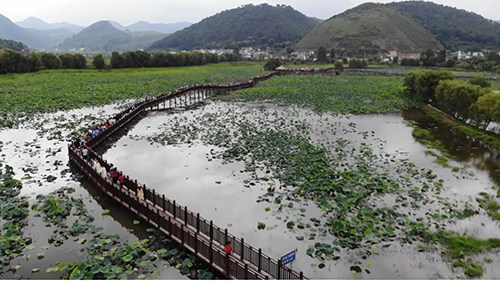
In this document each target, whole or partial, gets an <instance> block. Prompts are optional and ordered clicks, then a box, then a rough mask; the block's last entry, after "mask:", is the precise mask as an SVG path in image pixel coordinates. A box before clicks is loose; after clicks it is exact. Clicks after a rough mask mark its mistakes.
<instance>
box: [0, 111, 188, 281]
mask: <svg viewBox="0 0 500 281" xmlns="http://www.w3.org/2000/svg"><path fill="white" fill-rule="evenodd" d="M119 106H120V104H113V105H109V106H105V107H99V108H89V109H81V110H72V111H68V112H64V113H56V114H45V115H41V116H39V117H38V118H36V119H35V120H32V121H30V122H28V123H26V124H23V125H22V126H20V128H19V129H15V130H3V131H0V140H1V141H2V142H3V147H2V151H1V152H0V155H1V156H0V160H1V161H2V163H3V164H5V165H10V166H12V167H13V168H14V171H15V173H16V175H15V178H17V179H21V178H22V183H23V189H22V190H21V195H22V196H28V197H29V198H28V201H29V203H30V209H29V210H30V213H29V218H28V225H27V226H25V227H24V228H23V230H24V236H25V237H31V238H32V239H33V245H34V246H35V248H34V249H33V250H28V249H26V250H25V251H24V252H23V255H29V257H28V256H25V258H23V257H20V258H16V259H14V260H12V261H11V263H10V265H9V266H4V268H3V270H2V273H3V274H2V275H1V277H2V278H6V279H13V278H14V276H15V275H18V276H22V278H23V279H26V278H28V279H60V278H61V277H62V276H63V275H64V273H47V272H46V269H47V268H49V267H53V266H55V265H56V264H57V263H60V262H73V261H75V260H78V261H81V260H83V259H84V258H85V251H84V247H85V245H80V244H78V243H76V242H75V241H76V240H78V239H79V238H86V239H87V241H88V240H90V239H91V238H92V237H91V236H89V235H82V236H80V237H75V238H74V241H73V239H69V240H67V241H65V242H64V244H63V245H62V246H60V247H55V246H53V245H50V247H49V248H48V249H46V250H45V249H43V248H42V246H44V245H49V243H48V238H49V237H50V236H51V235H52V234H53V231H54V230H55V229H56V228H55V227H53V226H46V225H45V223H44V222H43V219H42V218H41V217H36V216H35V214H36V212H34V211H32V210H31V205H33V204H34V203H35V202H36V200H35V197H36V195H38V194H47V193H49V192H52V191H54V190H56V189H59V188H60V187H63V186H65V187H72V188H75V190H76V192H75V193H74V194H73V196H74V197H75V198H80V197H81V198H83V199H84V203H85V205H86V208H87V209H88V210H89V212H90V214H91V215H92V216H94V217H95V221H94V222H93V224H94V225H96V226H102V227H103V228H104V231H103V233H105V234H109V235H114V234H118V235H120V237H121V240H122V241H123V242H125V243H131V242H132V241H138V240H141V239H145V238H147V237H148V236H149V235H150V234H149V233H147V232H146V229H147V228H148V226H147V225H144V224H142V225H141V224H139V225H134V224H133V220H134V219H135V216H133V215H132V214H131V213H130V212H126V211H124V210H122V209H121V208H120V207H119V206H117V204H116V203H115V202H114V201H112V200H111V199H109V200H108V199H107V198H106V197H105V196H104V194H103V193H102V192H101V191H100V190H99V189H97V188H96V187H95V186H94V185H93V184H92V183H90V182H89V181H88V180H86V179H85V178H83V175H82V174H80V173H79V171H78V170H77V169H75V168H74V167H72V166H70V165H69V159H68V154H67V146H66V145H67V144H66V142H65V140H64V136H66V135H67V134H69V133H70V132H71V130H72V129H73V128H75V126H76V124H82V125H81V126H82V127H86V126H88V125H90V124H92V123H93V122H95V120H94V117H103V118H105V117H107V116H109V115H111V114H114V113H116V112H118V111H119V109H118V107H119ZM84 116H88V118H86V117H84ZM90 116H93V117H90ZM77 127H79V125H78V126H77ZM62 171H64V172H63V173H61V172H62ZM49 175H52V176H55V177H57V179H56V180H54V181H52V182H49V181H47V179H46V178H47V176H49ZM104 209H109V210H111V214H110V215H109V216H102V212H103V210H104ZM2 223H3V222H2ZM172 247H174V246H172ZM39 253H43V254H44V258H43V259H37V255H38V254H39ZM14 265H20V266H21V267H20V268H19V269H18V270H16V271H13V270H11V269H10V268H11V266H14ZM157 266H158V267H163V264H161V263H160V264H158V265H157ZM33 268H39V269H40V271H39V272H38V273H32V269H33ZM160 278H161V279H188V278H187V277H185V276H183V275H181V274H180V272H179V271H178V270H177V269H175V268H173V267H164V268H163V271H162V272H161V274H160Z"/></svg>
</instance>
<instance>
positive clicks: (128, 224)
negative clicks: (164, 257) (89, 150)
mask: <svg viewBox="0 0 500 281" xmlns="http://www.w3.org/2000/svg"><path fill="white" fill-rule="evenodd" d="M69 168H70V170H71V173H72V174H73V175H75V176H76V179H75V181H77V182H79V183H80V184H81V185H82V187H83V188H84V189H85V190H86V191H87V192H88V193H89V196H91V197H92V198H93V199H94V200H95V202H96V203H97V204H98V205H100V206H101V207H102V208H103V209H108V210H110V213H109V216H110V217H112V218H113V220H114V221H116V222H117V223H118V224H119V225H120V226H122V227H123V228H124V229H127V230H129V231H130V230H131V231H133V235H135V236H136V237H137V238H138V240H143V239H146V238H149V237H150V235H151V233H149V232H147V231H146V228H144V226H141V225H140V224H139V225H136V224H134V223H133V220H132V219H131V218H133V217H134V216H136V214H135V213H133V212H131V211H130V210H127V209H124V207H123V206H122V205H121V204H120V203H118V202H117V201H115V200H112V199H111V198H109V197H108V195H107V194H106V193H105V192H103V191H102V190H101V189H99V188H97V187H96V185H95V184H94V183H93V181H92V180H90V179H89V178H87V177H85V176H84V175H85V174H84V173H83V172H81V170H80V169H79V168H78V166H77V165H76V164H74V163H71V162H70V166H69ZM161 247H162V248H166V249H169V250H172V249H178V250H179V252H180V253H181V254H180V257H181V258H182V259H184V258H185V257H187V253H186V251H185V249H184V248H183V247H182V245H180V244H179V243H177V242H175V241H170V242H168V243H163V242H162V245H161ZM209 267H210V265H209V264H208V263H206V262H204V261H202V260H200V261H199V262H198V263H195V264H194V267H193V270H198V269H203V270H206V269H207V268H209ZM172 268H173V267H172ZM175 270H177V269H175ZM212 273H213V274H214V277H215V278H216V279H225V276H224V275H223V274H221V273H220V272H217V271H215V270H212ZM164 277H165V276H164ZM167 277H168V276H167ZM172 277H173V278H175V276H172ZM193 277H194V276H193Z"/></svg>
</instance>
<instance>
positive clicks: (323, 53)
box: [318, 46, 326, 62]
mask: <svg viewBox="0 0 500 281" xmlns="http://www.w3.org/2000/svg"><path fill="white" fill-rule="evenodd" d="M318 61H319V62H326V49H325V47H323V46H321V47H319V48H318Z"/></svg>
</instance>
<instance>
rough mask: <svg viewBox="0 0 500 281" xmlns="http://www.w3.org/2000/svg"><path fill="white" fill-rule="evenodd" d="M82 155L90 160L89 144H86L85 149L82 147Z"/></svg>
mask: <svg viewBox="0 0 500 281" xmlns="http://www.w3.org/2000/svg"><path fill="white" fill-rule="evenodd" d="M82 156H83V159H85V160H89V158H88V157H89V150H88V148H87V146H84V147H83V149H82Z"/></svg>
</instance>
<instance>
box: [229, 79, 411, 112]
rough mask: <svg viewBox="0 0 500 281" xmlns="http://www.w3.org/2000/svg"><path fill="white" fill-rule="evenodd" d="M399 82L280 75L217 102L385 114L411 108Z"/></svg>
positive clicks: (396, 80) (391, 80) (320, 110)
mask: <svg viewBox="0 0 500 281" xmlns="http://www.w3.org/2000/svg"><path fill="white" fill-rule="evenodd" d="M402 81H403V78H401V77H386V76H383V77H376V76H324V75H320V76H309V75H307V76H281V77H274V78H273V79H270V80H267V81H265V82H262V83H260V84H259V85H257V86H256V87H255V88H251V89H246V90H241V91H237V92H235V93H234V94H233V95H229V96H222V97H220V99H222V100H244V101H261V100H273V101H282V102H286V103H290V104H295V105H300V106H307V107H308V108H311V109H312V110H313V111H314V112H317V113H327V112H328V113H332V114H364V113H387V112H395V111H399V110H401V109H403V108H406V107H409V106H413V105H414V103H413V102H412V101H410V100H408V99H406V98H405V97H404V95H403V87H402Z"/></svg>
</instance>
